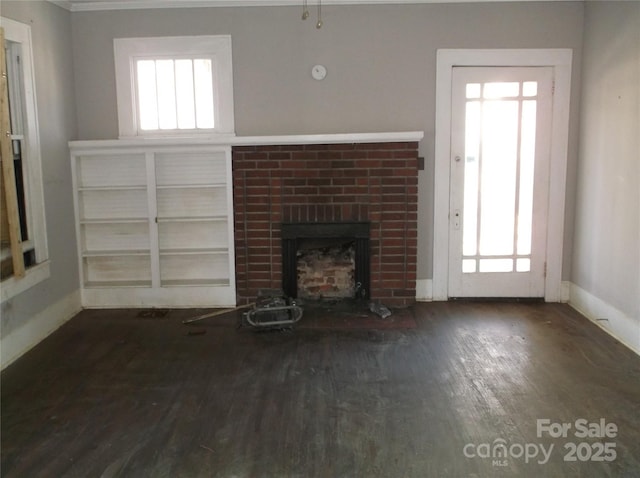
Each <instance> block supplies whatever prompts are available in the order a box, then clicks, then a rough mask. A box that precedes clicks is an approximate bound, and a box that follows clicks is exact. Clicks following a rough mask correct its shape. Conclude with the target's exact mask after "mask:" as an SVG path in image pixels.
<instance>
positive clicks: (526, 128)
mask: <svg viewBox="0 0 640 478" xmlns="http://www.w3.org/2000/svg"><path fill="white" fill-rule="evenodd" d="M535 146H536V101H535V100H527V101H523V102H522V134H521V143H520V195H519V204H518V243H517V251H518V254H531V230H532V220H533V178H534V175H533V173H534V158H535Z"/></svg>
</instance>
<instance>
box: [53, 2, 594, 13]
mask: <svg viewBox="0 0 640 478" xmlns="http://www.w3.org/2000/svg"><path fill="white" fill-rule="evenodd" d="M512 1H515V2H536V1H539V0H325V1H323V2H322V3H323V4H324V5H393V4H400V5H401V4H420V3H500V2H512ZM545 1H546V2H561V1H570V2H582V1H584V0H545ZM49 2H51V3H53V4H55V5H58V6H59V7H62V8H64V9H66V10H69V11H71V12H90V11H100V10H134V9H135V10H138V9H149V8H193V7H276V6H296V7H298V6H300V4H301V2H300V1H299V0H49Z"/></svg>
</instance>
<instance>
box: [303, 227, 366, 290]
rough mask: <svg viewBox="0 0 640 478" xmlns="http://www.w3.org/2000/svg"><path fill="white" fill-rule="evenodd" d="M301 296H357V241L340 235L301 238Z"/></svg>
mask: <svg viewBox="0 0 640 478" xmlns="http://www.w3.org/2000/svg"><path fill="white" fill-rule="evenodd" d="M296 258H297V261H296V270H297V286H298V298H301V299H315V300H321V299H325V298H331V299H333V298H339V299H346V298H353V297H355V296H356V280H355V271H356V243H355V241H354V240H344V239H340V238H320V239H301V240H300V241H299V243H298V250H297V253H296Z"/></svg>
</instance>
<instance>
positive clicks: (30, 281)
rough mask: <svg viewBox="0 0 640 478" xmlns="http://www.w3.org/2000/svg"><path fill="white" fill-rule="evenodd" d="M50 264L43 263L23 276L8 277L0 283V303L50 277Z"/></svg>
mask: <svg viewBox="0 0 640 478" xmlns="http://www.w3.org/2000/svg"><path fill="white" fill-rule="evenodd" d="M50 264H51V263H50V262H49V261H45V262H42V263H40V264H38V265H35V266H33V267H30V268H29V269H27V270H26V273H25V276H24V277H22V278H20V279H18V278H16V277H10V278H8V279H6V280H4V281H2V283H0V298H1V302H4V301H5V300H9V299H11V298H13V297H15V296H16V295H18V294H21V293H22V292H24V291H26V290H28V289H30V288H32V287H33V286H35V285H36V284H38V283H39V282H42V281H43V280H45V279H48V278H49V276H50V275H51V268H50Z"/></svg>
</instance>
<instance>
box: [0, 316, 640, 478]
mask: <svg viewBox="0 0 640 478" xmlns="http://www.w3.org/2000/svg"><path fill="white" fill-rule="evenodd" d="M197 312H198V311H185V310H183V311H176V310H174V311H170V313H169V314H168V315H167V316H166V317H164V318H141V317H137V316H136V314H137V312H136V311H84V312H82V313H80V314H79V315H78V316H77V317H75V318H74V319H72V320H71V321H70V322H68V323H67V324H66V325H65V326H64V327H62V328H61V329H60V330H59V331H58V332H56V333H55V334H53V335H52V336H50V337H49V338H48V339H47V340H45V341H44V342H43V343H41V344H40V345H38V346H37V347H36V348H35V349H34V350H32V351H31V352H29V353H28V354H27V355H25V356H24V357H22V358H21V359H19V360H18V361H17V362H16V363H14V364H12V365H11V366H9V367H8V368H7V369H6V370H5V371H4V372H3V373H2V376H1V380H2V391H1V393H2V396H1V399H2V402H1V407H2V430H1V431H2V436H1V440H2V442H1V446H2V450H1V451H2V463H1V465H2V470H1V471H2V476H3V477H5V478H10V477H39V476H42V477H110V476H127V477H136V478H137V477H214V476H216V477H217V476H219V477H229V478H231V477H238V478H242V477H393V478H397V477H447V476H450V477H465V476H470V477H494V476H532V477H542V476H545V477H552V476H558V477H568V476H576V477H602V476H612V477H638V476H640V357H638V356H637V355H635V354H633V353H632V352H630V351H629V350H628V349H626V348H625V347H624V346H622V345H620V344H619V343H617V342H616V341H615V340H613V339H612V338H610V337H609V336H607V335H606V334H605V333H603V332H602V331H600V330H599V329H598V328H597V327H595V326H594V325H593V324H591V323H590V322H588V321H587V320H586V319H584V318H583V317H581V316H580V315H578V314H577V313H575V312H574V311H573V310H572V309H570V308H569V307H568V306H565V305H559V304H526V303H520V304H515V303H431V304H418V305H417V306H415V308H413V311H412V313H413V314H414V315H415V324H417V327H415V328H397V329H394V328H392V327H391V328H389V327H387V328H384V329H380V330H376V329H362V330H358V329H353V328H351V329H341V328H340V327H336V328H334V329H331V328H326V329H323V328H317V327H316V328H305V327H304V318H303V319H302V322H301V326H300V327H299V328H297V329H296V330H295V331H279V332H269V333H264V332H263V333H256V332H255V331H252V330H248V329H241V330H236V328H235V325H236V323H235V317H233V314H231V315H226V316H220V317H217V318H214V319H209V320H207V321H204V322H202V323H200V324H197V326H196V327H187V326H185V325H183V324H182V323H181V321H182V320H184V319H186V318H189V317H192V316H193V315H194V314H196V313H197ZM369 322H370V321H369ZM370 325H371V324H370V323H369V325H368V326H370ZM374 325H375V324H374ZM582 418H584V419H587V420H588V421H590V422H595V421H599V420H600V419H601V418H604V419H605V420H606V422H611V423H614V424H615V425H616V426H617V428H618V432H617V434H616V436H615V437H614V438H605V439H596V438H589V439H583V438H577V437H575V436H574V433H575V427H574V425H575V421H576V420H578V419H582ZM538 419H549V420H550V421H551V422H561V423H564V422H566V423H571V424H572V429H571V430H569V433H568V436H567V438H551V437H549V436H548V435H547V434H544V435H543V436H541V437H538V436H537V428H536V424H537V420H538ZM500 439H502V440H503V441H500ZM581 442H586V443H587V445H579V443H581ZM597 442H610V443H613V444H614V446H613V447H611V446H609V447H608V453H609V454H608V455H606V454H605V455H603V454H602V453H601V452H602V449H599V450H598V445H596V444H595V443H597ZM568 443H575V444H576V447H577V448H579V449H578V451H579V455H575V456H576V457H578V456H579V457H581V458H589V457H593V456H592V454H593V455H595V459H597V458H598V457H600V458H602V457H604V456H609V457H612V455H611V454H610V452H611V449H613V450H615V453H616V458H615V460H613V461H610V462H606V461H592V460H588V461H580V459H579V458H578V459H577V461H573V462H571V461H564V459H565V457H567V456H568V457H569V458H571V454H570V451H571V450H570V447H571V445H567V444H568ZM483 444H484V445H483ZM498 444H504V445H505V447H506V448H507V456H506V457H504V458H492V457H488V458H483V457H481V456H478V455H483V454H484V452H486V451H487V450H494V449H496V450H498V451H500V449H499V448H496V446H497V445H498ZM540 444H541V445H543V446H544V447H545V450H548V449H549V447H550V446H551V445H553V449H552V451H551V453H550V458H549V460H548V462H544V459H543V456H542V454H541V452H540V451H539V450H540V449H539V448H538V447H539V445H540ZM534 447H536V450H538V453H539V454H538V456H536V457H533V458H531V459H529V460H528V461H529V462H528V463H526V461H527V460H526V459H525V456H519V455H520V451H522V450H526V449H529V452H530V454H533V448H534ZM566 447H569V448H566ZM465 452H466V453H465ZM466 455H469V457H468V456H466ZM540 461H543V463H540Z"/></svg>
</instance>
